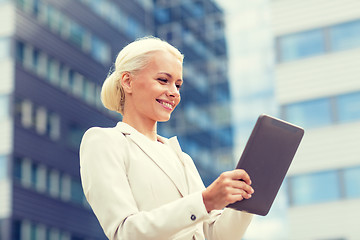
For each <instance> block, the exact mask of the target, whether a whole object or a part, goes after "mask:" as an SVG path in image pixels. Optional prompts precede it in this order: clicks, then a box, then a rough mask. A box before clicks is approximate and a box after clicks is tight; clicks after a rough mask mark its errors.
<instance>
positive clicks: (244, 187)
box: [232, 180, 254, 194]
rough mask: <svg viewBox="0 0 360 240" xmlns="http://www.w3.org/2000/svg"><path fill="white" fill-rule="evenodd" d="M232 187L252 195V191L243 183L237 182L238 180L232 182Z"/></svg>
mask: <svg viewBox="0 0 360 240" xmlns="http://www.w3.org/2000/svg"><path fill="white" fill-rule="evenodd" d="M232 187H233V188H237V189H242V190H244V191H245V192H246V193H248V194H253V193H254V189H253V188H252V187H251V186H250V185H248V184H246V183H245V182H243V181H239V180H234V181H232Z"/></svg>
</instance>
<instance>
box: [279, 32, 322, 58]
mask: <svg viewBox="0 0 360 240" xmlns="http://www.w3.org/2000/svg"><path fill="white" fill-rule="evenodd" d="M278 44H279V46H278V47H279V53H280V55H279V61H280V62H285V61H290V60H295V59H299V58H305V57H310V56H314V55H319V54H321V53H324V52H325V45H324V36H323V30H322V29H315V30H311V31H306V32H300V33H295V34H291V35H286V36H283V37H280V38H279V39H278Z"/></svg>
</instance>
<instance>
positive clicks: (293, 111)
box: [282, 92, 360, 128]
mask: <svg viewBox="0 0 360 240" xmlns="http://www.w3.org/2000/svg"><path fill="white" fill-rule="evenodd" d="M282 117H283V118H284V119H286V120H287V121H289V122H292V123H294V124H297V125H299V126H302V127H305V128H316V127H324V126H329V125H331V124H338V123H346V122H353V121H359V120H360V92H350V93H346V94H341V95H338V96H331V97H327V98H320V99H312V100H307V101H304V102H297V103H292V104H287V105H284V106H282Z"/></svg>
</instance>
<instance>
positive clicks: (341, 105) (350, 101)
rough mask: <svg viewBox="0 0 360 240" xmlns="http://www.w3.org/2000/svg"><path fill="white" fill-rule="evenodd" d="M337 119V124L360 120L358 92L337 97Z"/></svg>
mask: <svg viewBox="0 0 360 240" xmlns="http://www.w3.org/2000/svg"><path fill="white" fill-rule="evenodd" d="M337 118H338V120H339V122H349V121H354V120H360V92H355V93H350V94H346V95H341V96H338V97H337Z"/></svg>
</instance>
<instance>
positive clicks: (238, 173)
mask: <svg viewBox="0 0 360 240" xmlns="http://www.w3.org/2000/svg"><path fill="white" fill-rule="evenodd" d="M233 172H234V175H233V177H234V178H233V179H238V180H243V181H244V182H246V183H247V184H249V185H251V179H250V176H249V174H248V173H247V172H246V171H245V170H244V169H235V170H234V171H233Z"/></svg>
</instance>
